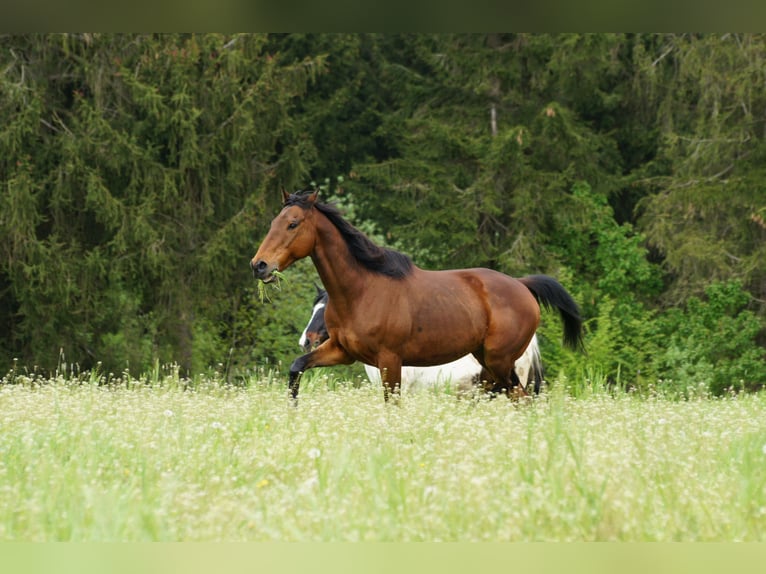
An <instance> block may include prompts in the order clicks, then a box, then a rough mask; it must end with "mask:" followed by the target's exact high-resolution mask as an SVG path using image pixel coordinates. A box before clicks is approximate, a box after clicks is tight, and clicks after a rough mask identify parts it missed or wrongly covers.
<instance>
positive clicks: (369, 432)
mask: <svg viewBox="0 0 766 574" xmlns="http://www.w3.org/2000/svg"><path fill="white" fill-rule="evenodd" d="M9 380H10V379H6V381H5V382H6V384H0V540H31V541H54V540H77V541H83V540H87V541H143V540H165V541H171V540H172V541H187V540H215V541H218V540H231V541H239V540H256V541H263V540H289V541H303V540H314V541H340V540H344V541H357V540H358V541H365V540H370V541H372V540H374V541H439V540H443V541H455V540H459V541H467V540H477V541H481V540H490V541H570V540H577V541H579V540H585V541H589V540H621V541H698V540H707V541H734V540H747V541H755V540H763V539H764V538H766V535H765V534H766V423H765V422H764V421H766V397H765V396H763V395H742V396H730V397H727V398H722V399H711V398H706V397H703V398H698V399H692V400H683V401H679V400H672V399H669V398H664V397H662V396H658V395H655V396H648V397H637V396H633V395H629V394H624V393H616V394H609V393H606V392H603V391H598V390H595V389H593V388H591V387H590V386H587V385H586V388H587V389H588V391H587V392H584V393H582V394H581V396H579V397H576V398H575V397H572V396H571V394H569V393H566V392H564V391H563V390H561V389H564V388H565V385H564V384H560V385H558V386H554V388H553V389H551V390H549V391H548V392H547V393H546V394H545V395H543V396H541V397H540V398H538V399H536V400H534V401H532V402H531V403H530V404H511V403H509V402H508V401H507V400H504V399H503V400H494V401H487V400H467V399H456V398H455V397H454V396H452V395H451V394H449V393H446V392H439V391H434V392H423V393H420V394H413V395H405V396H404V397H403V399H402V400H401V403H400V405H399V406H392V405H386V404H384V402H383V400H382V393H381V391H380V389H378V388H374V387H371V386H368V385H364V386H361V387H358V388H355V387H354V386H352V385H334V388H333V389H329V388H328V386H327V385H326V384H324V383H323V381H322V379H321V378H317V379H315V380H314V381H313V383H311V382H310V381H309V384H307V385H304V388H303V389H302V394H301V398H300V403H299V405H298V407H297V408H294V407H292V406H291V404H290V403H289V402H288V400H287V398H286V390H285V387H284V381H282V380H279V379H277V380H272V381H268V380H267V379H266V378H264V377H258V378H254V379H253V380H251V381H250V382H249V383H250V384H249V385H248V386H242V387H232V386H227V385H225V384H223V383H221V382H219V381H216V380H205V379H201V380H197V381H193V382H192V381H184V380H183V379H180V378H179V377H177V375H172V374H170V375H167V374H166V376H162V374H161V373H159V372H158V373H156V374H155V376H154V377H153V378H152V380H143V381H136V380H131V379H122V380H120V379H115V380H114V381H112V383H111V384H109V385H104V384H100V383H99V381H97V380H77V379H74V378H66V377H58V378H54V379H52V380H43V379H40V378H35V377H24V376H16V377H14V378H13V381H14V384H8V381H9Z"/></svg>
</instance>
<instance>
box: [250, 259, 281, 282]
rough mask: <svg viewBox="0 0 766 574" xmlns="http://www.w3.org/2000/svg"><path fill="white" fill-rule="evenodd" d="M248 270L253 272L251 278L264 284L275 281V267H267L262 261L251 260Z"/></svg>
mask: <svg viewBox="0 0 766 574" xmlns="http://www.w3.org/2000/svg"><path fill="white" fill-rule="evenodd" d="M250 268H251V269H252V270H253V277H255V278H256V279H260V280H261V281H263V282H264V283H270V282H272V281H274V279H276V276H275V275H274V271H276V270H277V266H276V265H269V264H268V263H266V262H265V261H264V260H263V259H258V260H257V261H256V260H255V259H253V260H251V261H250Z"/></svg>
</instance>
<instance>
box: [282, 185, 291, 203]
mask: <svg viewBox="0 0 766 574" xmlns="http://www.w3.org/2000/svg"><path fill="white" fill-rule="evenodd" d="M288 197H290V194H289V193H287V191H285V188H284V187H283V188H282V203H287V198H288Z"/></svg>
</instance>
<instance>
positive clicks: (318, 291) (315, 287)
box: [314, 281, 322, 295]
mask: <svg viewBox="0 0 766 574" xmlns="http://www.w3.org/2000/svg"><path fill="white" fill-rule="evenodd" d="M314 289H316V290H317V295H321V294H322V288H321V287H320V286H319V285H317V284H316V281H315V282H314Z"/></svg>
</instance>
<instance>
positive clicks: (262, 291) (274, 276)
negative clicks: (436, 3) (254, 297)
mask: <svg viewBox="0 0 766 574" xmlns="http://www.w3.org/2000/svg"><path fill="white" fill-rule="evenodd" d="M284 277H285V276H284V275H283V274H282V273H280V272H279V271H277V270H276V269H275V270H274V271H272V272H271V275H269V276H268V277H266V279H261V280H259V281H258V298H259V299H260V300H261V303H263V302H264V301H265V300H269V301H270V300H271V299H270V298H269V296H268V294H267V293H266V285H267V284H272V283H275V285H274V288H275V289H277V290H278V289H281V288H282V285H281V281H282V279H284Z"/></svg>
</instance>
